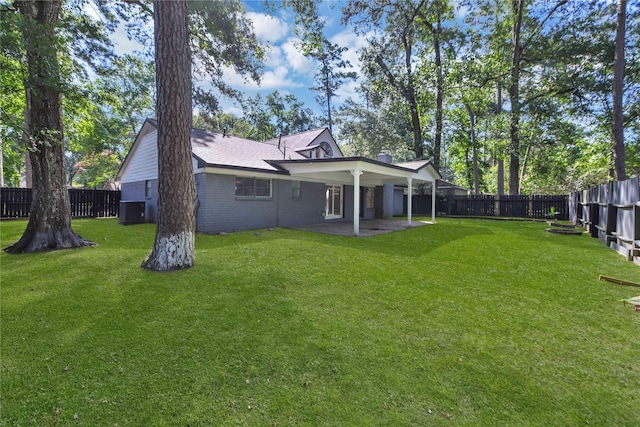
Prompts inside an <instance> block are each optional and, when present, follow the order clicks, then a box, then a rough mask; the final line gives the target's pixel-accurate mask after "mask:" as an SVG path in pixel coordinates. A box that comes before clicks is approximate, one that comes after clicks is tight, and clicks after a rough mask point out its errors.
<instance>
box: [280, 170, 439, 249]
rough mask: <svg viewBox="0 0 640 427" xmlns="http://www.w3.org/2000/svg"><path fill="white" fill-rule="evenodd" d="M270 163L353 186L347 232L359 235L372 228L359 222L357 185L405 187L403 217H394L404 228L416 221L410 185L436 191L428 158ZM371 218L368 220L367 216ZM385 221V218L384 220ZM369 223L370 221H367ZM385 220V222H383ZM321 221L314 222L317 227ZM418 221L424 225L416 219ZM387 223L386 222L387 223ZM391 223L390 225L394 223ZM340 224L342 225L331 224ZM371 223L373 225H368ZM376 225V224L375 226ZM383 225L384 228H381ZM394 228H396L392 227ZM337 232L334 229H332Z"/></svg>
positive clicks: (312, 177)
mask: <svg viewBox="0 0 640 427" xmlns="http://www.w3.org/2000/svg"><path fill="white" fill-rule="evenodd" d="M269 163H271V164H272V165H274V166H276V167H278V168H280V169H281V170H283V171H286V172H288V174H289V175H290V176H292V177H299V178H300V179H302V180H305V181H311V182H322V183H325V184H336V185H349V186H353V193H354V194H353V209H352V212H353V216H352V218H351V221H348V222H347V223H348V224H350V225H351V227H350V233H349V234H350V235H355V236H359V235H361V234H362V233H368V232H371V231H372V230H373V228H370V230H369V231H367V229H366V228H362V229H361V227H360V222H361V221H364V220H363V219H362V218H361V212H360V189H361V187H376V186H383V187H384V186H392V187H393V186H400V187H406V188H407V189H408V191H407V216H408V217H407V220H406V221H398V220H391V221H393V222H397V223H398V224H402V226H404V228H409V227H412V226H415V225H417V224H418V223H415V222H413V221H412V219H411V210H412V206H411V199H412V197H411V195H412V192H413V186H414V185H416V184H418V183H429V184H430V185H431V188H432V192H433V193H432V194H435V191H436V181H437V180H438V179H440V178H441V176H440V174H439V173H438V171H437V170H436V169H435V168H434V167H433V165H432V164H431V162H430V161H428V160H418V161H414V162H406V163H395V164H391V163H386V162H384V161H380V160H372V159H368V158H364V157H341V158H319V159H309V160H276V161H270V162H269ZM435 211H436V209H435V197H433V198H432V210H431V212H432V215H431V222H432V223H435ZM347 219H348V218H344V219H341V220H330V221H326V222H327V223H330V222H334V221H341V222H345V221H344V220H347ZM367 221H371V220H367ZM387 221H389V220H387ZM369 224H371V223H369ZM385 224H386V222H385ZM323 225H325V224H320V225H318V226H319V227H321V226H323ZM420 225H424V224H422V223H420ZM389 226H390V225H389ZM398 226H399V225H394V226H393V227H398ZM335 227H336V229H337V228H342V227H344V225H340V226H335ZM369 227H373V225H369ZM378 228H380V227H378ZM381 229H384V228H381ZM396 229H397V228H396ZM336 234H337V233H336ZM340 234H342V233H340Z"/></svg>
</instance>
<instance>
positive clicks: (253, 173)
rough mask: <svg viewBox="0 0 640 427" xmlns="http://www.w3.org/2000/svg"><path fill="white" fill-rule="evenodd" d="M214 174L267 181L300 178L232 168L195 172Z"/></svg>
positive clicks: (213, 168)
mask: <svg viewBox="0 0 640 427" xmlns="http://www.w3.org/2000/svg"><path fill="white" fill-rule="evenodd" d="M202 172H204V173H212V174H216V175H233V176H245V177H249V178H266V179H284V180H292V181H293V180H296V181H297V180H298V178H292V177H290V176H288V175H284V174H279V173H273V172H260V171H255V170H245V169H232V168H215V167H211V166H207V167H204V168H199V169H196V170H194V173H202Z"/></svg>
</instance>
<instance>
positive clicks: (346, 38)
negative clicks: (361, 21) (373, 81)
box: [329, 30, 368, 75]
mask: <svg viewBox="0 0 640 427" xmlns="http://www.w3.org/2000/svg"><path fill="white" fill-rule="evenodd" d="M329 41H330V42H331V43H336V44H337V45H338V46H340V47H346V48H347V49H348V50H347V51H346V52H344V53H343V54H342V58H343V59H345V60H347V61H349V63H350V64H351V66H352V67H353V68H350V69H348V70H347V71H355V72H356V73H357V74H358V75H360V74H361V70H362V65H361V64H360V58H359V55H360V53H359V51H360V49H362V48H363V47H365V46H367V44H368V43H367V37H363V36H358V35H357V34H355V33H354V32H353V31H350V30H345V31H342V32H340V33H337V34H335V35H334V36H333V37H331V39H330V40H329Z"/></svg>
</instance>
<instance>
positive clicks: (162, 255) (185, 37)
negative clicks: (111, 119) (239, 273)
mask: <svg viewBox="0 0 640 427" xmlns="http://www.w3.org/2000/svg"><path fill="white" fill-rule="evenodd" d="M153 4H154V21H155V49H156V88H157V103H156V114H157V117H158V221H157V222H158V225H157V228H156V239H155V243H154V246H153V250H152V251H151V254H150V255H149V257H148V258H147V259H146V260H145V261H144V262H143V263H142V267H143V268H145V269H148V270H153V271H170V270H176V269H181V268H189V267H191V266H193V264H194V262H195V231H196V230H195V228H196V188H195V180H194V176H193V165H192V163H191V120H192V116H191V112H192V111H191V53H190V49H189V32H188V15H187V3H186V1H177V0H176V1H163V0H154V3H153Z"/></svg>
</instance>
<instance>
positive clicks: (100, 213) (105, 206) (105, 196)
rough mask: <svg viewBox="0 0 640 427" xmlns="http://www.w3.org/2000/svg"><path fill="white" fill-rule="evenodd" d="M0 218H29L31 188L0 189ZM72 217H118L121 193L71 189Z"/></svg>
mask: <svg viewBox="0 0 640 427" xmlns="http://www.w3.org/2000/svg"><path fill="white" fill-rule="evenodd" d="M0 190H1V193H0V196H1V197H0V217H2V218H27V217H28V216H29V209H30V208H31V189H30V188H2V189H0ZM69 201H70V202H71V216H72V217H74V218H102V217H117V216H118V213H119V210H120V191H113V190H88V189H78V188H70V189H69Z"/></svg>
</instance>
